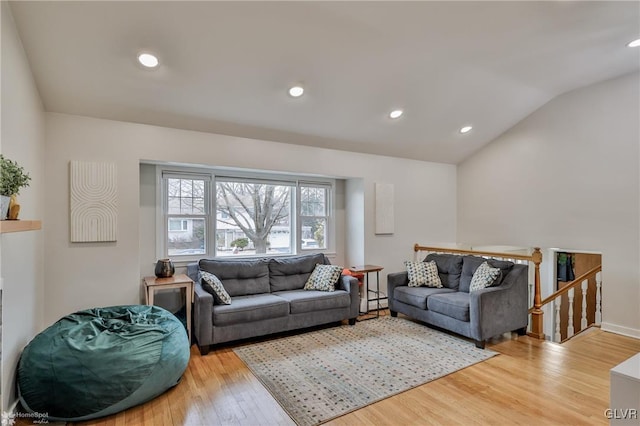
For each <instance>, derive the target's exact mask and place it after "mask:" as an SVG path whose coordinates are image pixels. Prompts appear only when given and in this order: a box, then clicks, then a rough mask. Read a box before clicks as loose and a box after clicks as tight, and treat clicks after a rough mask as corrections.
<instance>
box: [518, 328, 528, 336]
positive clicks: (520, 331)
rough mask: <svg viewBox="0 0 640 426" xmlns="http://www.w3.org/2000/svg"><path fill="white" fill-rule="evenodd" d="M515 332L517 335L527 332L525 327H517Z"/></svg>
mask: <svg viewBox="0 0 640 426" xmlns="http://www.w3.org/2000/svg"><path fill="white" fill-rule="evenodd" d="M516 333H518V336H524V335H525V334H527V327H522V328H519V329H517V330H516Z"/></svg>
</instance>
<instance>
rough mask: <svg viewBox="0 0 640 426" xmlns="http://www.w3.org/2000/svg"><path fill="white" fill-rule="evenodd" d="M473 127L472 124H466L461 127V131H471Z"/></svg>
mask: <svg viewBox="0 0 640 426" xmlns="http://www.w3.org/2000/svg"><path fill="white" fill-rule="evenodd" d="M471 129H473V127H471V126H464V127H462V128H461V129H460V133H462V134H464V133H469V132H470V131H471Z"/></svg>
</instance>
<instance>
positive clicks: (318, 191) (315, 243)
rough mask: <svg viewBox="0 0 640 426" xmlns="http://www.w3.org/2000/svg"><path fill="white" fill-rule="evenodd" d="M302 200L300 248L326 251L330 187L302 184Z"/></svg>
mask: <svg viewBox="0 0 640 426" xmlns="http://www.w3.org/2000/svg"><path fill="white" fill-rule="evenodd" d="M298 190H299V193H300V195H299V199H300V213H299V217H300V248H301V249H302V250H310V249H316V250H317V249H326V248H327V234H328V231H329V217H330V216H329V213H330V209H329V199H330V197H329V194H330V190H331V187H330V186H329V185H320V184H308V183H301V184H300V185H299V186H298Z"/></svg>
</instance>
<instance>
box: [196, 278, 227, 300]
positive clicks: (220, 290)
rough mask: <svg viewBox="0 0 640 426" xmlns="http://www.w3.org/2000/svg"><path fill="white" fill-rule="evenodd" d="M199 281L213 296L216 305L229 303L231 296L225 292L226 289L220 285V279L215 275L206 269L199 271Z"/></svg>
mask: <svg viewBox="0 0 640 426" xmlns="http://www.w3.org/2000/svg"><path fill="white" fill-rule="evenodd" d="M200 278H201V280H200V283H201V284H202V288H203V289H204V290H205V291H207V292H208V293H211V295H212V296H213V300H214V301H215V302H216V303H217V304H218V305H230V304H231V296H229V293H227V290H225V289H224V286H223V285H222V281H220V279H219V278H218V277H216V276H215V275H213V274H212V273H210V272H207V271H200Z"/></svg>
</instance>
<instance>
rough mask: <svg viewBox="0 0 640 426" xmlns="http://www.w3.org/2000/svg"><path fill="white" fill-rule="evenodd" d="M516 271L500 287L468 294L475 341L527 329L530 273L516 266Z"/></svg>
mask: <svg viewBox="0 0 640 426" xmlns="http://www.w3.org/2000/svg"><path fill="white" fill-rule="evenodd" d="M513 268H514V269H513V270H512V271H510V272H509V274H508V275H507V276H506V277H505V279H504V281H503V282H502V284H500V285H499V286H497V287H488V288H484V289H482V290H477V291H473V292H471V293H470V294H469V316H470V320H471V330H470V331H471V337H472V338H473V339H476V340H479V341H482V340H486V339H489V338H491V337H493V336H496V335H498V334H502V333H506V332H508V331H514V330H518V329H522V328H525V327H527V324H528V322H529V312H528V311H529V307H528V303H529V298H528V294H527V293H528V277H529V273H528V271H529V269H528V267H527V266H525V265H514V267H513Z"/></svg>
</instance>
